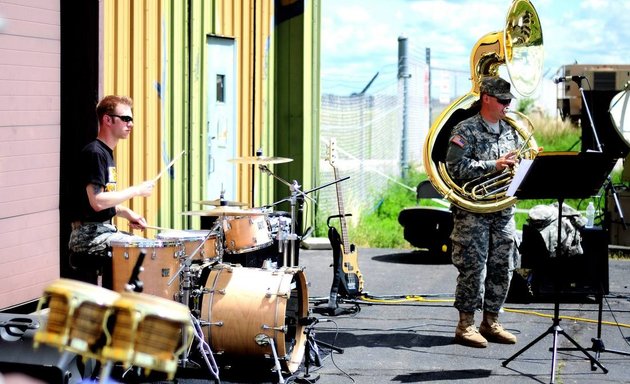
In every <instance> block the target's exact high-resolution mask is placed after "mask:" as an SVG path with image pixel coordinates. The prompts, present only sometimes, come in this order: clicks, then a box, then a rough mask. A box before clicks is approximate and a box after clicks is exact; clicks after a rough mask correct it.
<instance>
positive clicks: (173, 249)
mask: <svg viewBox="0 0 630 384" xmlns="http://www.w3.org/2000/svg"><path fill="white" fill-rule="evenodd" d="M111 247H112V272H113V280H114V284H113V288H114V291H116V292H124V291H125V290H126V289H125V287H126V285H127V283H129V278H130V277H131V274H132V272H133V267H134V266H135V265H136V261H137V260H138V256H139V255H140V251H143V250H144V251H145V256H144V261H143V262H142V268H143V271H142V272H141V273H140V276H139V278H140V280H141V281H142V283H143V287H144V288H143V290H142V292H143V293H148V294H151V295H155V296H159V297H163V298H165V299H169V300H178V298H179V277H175V279H174V280H173V282H172V283H171V285H168V282H169V281H170V280H171V279H172V278H173V276H175V274H177V271H178V270H179V267H180V257H181V254H182V249H181V243H179V242H177V241H166V240H148V239H147V240H142V241H132V242H127V241H119V242H118V241H112V242H111Z"/></svg>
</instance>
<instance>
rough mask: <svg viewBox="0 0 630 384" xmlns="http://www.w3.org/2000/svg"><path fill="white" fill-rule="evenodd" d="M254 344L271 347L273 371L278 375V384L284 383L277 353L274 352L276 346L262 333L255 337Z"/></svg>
mask: <svg viewBox="0 0 630 384" xmlns="http://www.w3.org/2000/svg"><path fill="white" fill-rule="evenodd" d="M255 341H256V344H258V345H260V346H269V347H271V352H272V353H273V361H274V367H275V371H276V372H277V373H278V382H279V383H284V377H282V368H281V367H280V360H279V359H278V353H277V352H276V346H275V342H274V340H273V339H272V338H271V337H269V336H268V335H265V334H264V333H260V334H258V335H256V337H255Z"/></svg>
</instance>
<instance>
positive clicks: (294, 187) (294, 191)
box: [258, 163, 350, 267]
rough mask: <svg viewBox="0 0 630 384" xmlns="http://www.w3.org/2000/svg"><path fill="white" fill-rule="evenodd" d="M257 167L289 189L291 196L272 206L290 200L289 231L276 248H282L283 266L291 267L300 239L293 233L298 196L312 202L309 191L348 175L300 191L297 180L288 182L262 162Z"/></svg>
mask: <svg viewBox="0 0 630 384" xmlns="http://www.w3.org/2000/svg"><path fill="white" fill-rule="evenodd" d="M258 169H260V171H261V172H263V173H265V174H267V175H269V176H271V177H273V178H275V179H276V180H278V181H280V182H281V183H282V184H284V185H286V186H288V187H289V190H290V191H291V196H290V197H289V198H285V199H282V200H280V201H279V202H276V203H273V204H272V206H275V205H277V204H279V203H280V202H283V201H287V199H288V200H289V201H290V205H291V212H290V213H291V232H290V233H289V234H287V235H286V236H285V237H283V238H282V242H281V244H282V246H281V245H280V244H278V248H279V249H280V248H282V249H281V250H280V252H281V253H283V259H282V261H283V265H284V266H288V267H292V266H295V251H296V241H297V240H300V237H299V236H298V235H297V234H296V233H295V221H296V217H295V216H296V213H295V207H296V205H297V202H298V197H299V198H300V199H302V198H307V199H310V200H311V201H313V202H314V203H316V202H315V200H313V199H312V198H311V197H309V196H308V194H309V193H311V192H315V191H317V190H320V189H322V188H325V187H328V186H330V185H333V184H336V183H338V182H340V181H343V180H347V179H349V178H350V176H347V177H345V178H342V179H338V180H333V181H332V182H330V183H327V184H324V185H322V186H319V187H316V188H313V189H311V190H309V191H305V192H302V191H301V190H300V188H301V186H300V185H299V183H298V182H297V180H293V182H292V183H289V182H288V181H286V180H284V179H283V178H281V177H280V176H278V175H276V174H275V173H273V172H272V171H271V170H270V169H269V167H267V166H266V165H264V164H262V163H261V164H259V165H258ZM287 243H290V246H289V247H288V248H287ZM287 250H288V253H289V254H288V255H287Z"/></svg>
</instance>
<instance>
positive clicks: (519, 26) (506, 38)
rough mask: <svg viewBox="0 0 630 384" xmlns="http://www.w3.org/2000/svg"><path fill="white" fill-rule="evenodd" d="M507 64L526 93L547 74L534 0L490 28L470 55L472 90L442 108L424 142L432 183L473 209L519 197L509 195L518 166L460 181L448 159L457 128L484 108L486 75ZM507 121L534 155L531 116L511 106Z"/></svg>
mask: <svg viewBox="0 0 630 384" xmlns="http://www.w3.org/2000/svg"><path fill="white" fill-rule="evenodd" d="M503 64H505V65H506V67H507V70H508V74H509V76H510V80H511V83H512V86H513V89H515V90H516V91H517V92H518V93H519V94H520V95H522V96H530V95H532V94H533V93H534V91H535V90H536V89H537V87H538V84H539V83H540V80H541V77H542V65H543V36H542V29H541V26H540V20H539V18H538V13H537V12H536V9H535V8H534V6H533V5H532V3H531V2H530V1H528V0H514V1H513V2H512V5H511V7H510V9H509V11H508V14H507V17H506V22H505V28H504V30H503V31H499V32H493V33H489V34H487V35H485V36H483V37H482V38H481V39H479V40H478V41H477V43H476V44H475V46H474V48H473V50H472V53H471V55H470V73H471V81H472V88H471V90H470V92H468V93H467V94H465V95H464V96H461V97H460V98H459V99H457V100H455V101H454V102H453V103H452V104H451V105H449V106H448V107H447V108H446V109H445V110H444V111H443V112H442V113H441V114H440V116H439V117H438V118H437V120H436V121H435V122H434V123H433V125H432V126H431V128H430V130H429V132H428V134H427V137H426V140H425V143H424V148H423V160H424V166H425V170H426V172H427V175H428V177H429V180H430V181H431V184H433V186H434V187H435V189H436V190H437V191H438V192H439V193H440V194H441V195H442V196H444V198H446V199H448V200H449V201H450V202H451V203H453V204H455V205H457V206H458V207H460V208H462V209H465V210H468V211H471V212H480V213H484V212H496V211H499V210H502V209H504V208H507V207H509V206H510V205H512V204H514V203H515V198H514V197H509V196H506V195H505V192H506V190H507V186H508V185H509V183H510V181H511V179H512V178H513V175H512V173H511V172H512V171H505V172H496V174H488V175H486V176H484V177H483V178H482V180H478V181H475V182H473V183H469V185H465V186H460V185H457V184H456V183H455V182H454V181H453V180H452V179H451V177H450V176H449V174H448V171H447V170H446V165H445V157H446V150H447V146H448V141H449V138H450V134H451V130H452V129H453V128H454V127H455V125H456V124H457V123H459V122H460V121H462V120H464V119H466V118H468V117H470V116H473V115H475V114H476V113H477V112H478V111H479V104H478V99H479V86H480V82H481V79H483V78H484V77H487V76H498V75H499V67H500V66H501V65H503ZM506 121H507V122H508V124H510V125H511V126H513V127H514V129H516V131H517V132H518V133H519V135H520V136H521V137H522V138H523V141H524V142H525V145H524V147H523V148H521V151H520V154H521V158H533V157H534V156H535V154H536V149H537V148H538V147H537V145H536V141H535V140H534V138H533V136H532V135H531V133H530V132H531V131H533V126H532V124H531V122H530V121H529V119H528V118H527V117H526V116H525V115H523V114H521V113H519V112H515V111H511V112H510V113H509V114H508V117H507V118H506Z"/></svg>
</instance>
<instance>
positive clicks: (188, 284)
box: [167, 220, 223, 367]
mask: <svg viewBox="0 0 630 384" xmlns="http://www.w3.org/2000/svg"><path fill="white" fill-rule="evenodd" d="M220 226H221V221H220V220H217V222H216V223H215V224H214V225H213V227H212V229H210V230H209V231H208V233H207V234H206V236H205V237H204V238H203V240H202V241H200V242H199V245H197V248H195V249H194V250H193V251H192V252H191V254H190V255H189V256H188V257H186V258H185V259H182V260H183V261H182V262H181V263H180V264H181V266H180V267H179V269H178V270H177V273H175V274H174V275H173V276H172V277H171V278H170V279H169V281H168V283H167V284H168V286H170V285H171V284H172V283H173V281H175V279H176V278H177V277H179V278H180V283H181V290H182V294H181V303H182V304H184V305H186V307H188V308H190V292H191V291H192V289H193V286H192V280H191V275H192V274H191V272H190V265H191V264H192V258H193V257H194V256H195V255H196V254H197V253H198V252H199V250H201V248H202V247H203V246H204V244H205V242H206V241H207V240H208V239H209V238H210V235H212V234H214V233H216V232H215V230H216V229H217V228H218V227H220ZM219 253H220V257H221V258H223V254H222V253H223V248H221V250H220V251H219ZM187 338H188V336H187V335H186V332H182V343H183V344H182V345H188V339H187ZM188 355H189V351H188V348H185V349H184V352H183V356H182V358H181V359H180V364H181V366H182V367H187V366H191V365H192V366H195V367H197V366H198V365H197V364H196V363H194V362H192V361H190V360H189V359H188Z"/></svg>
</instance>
